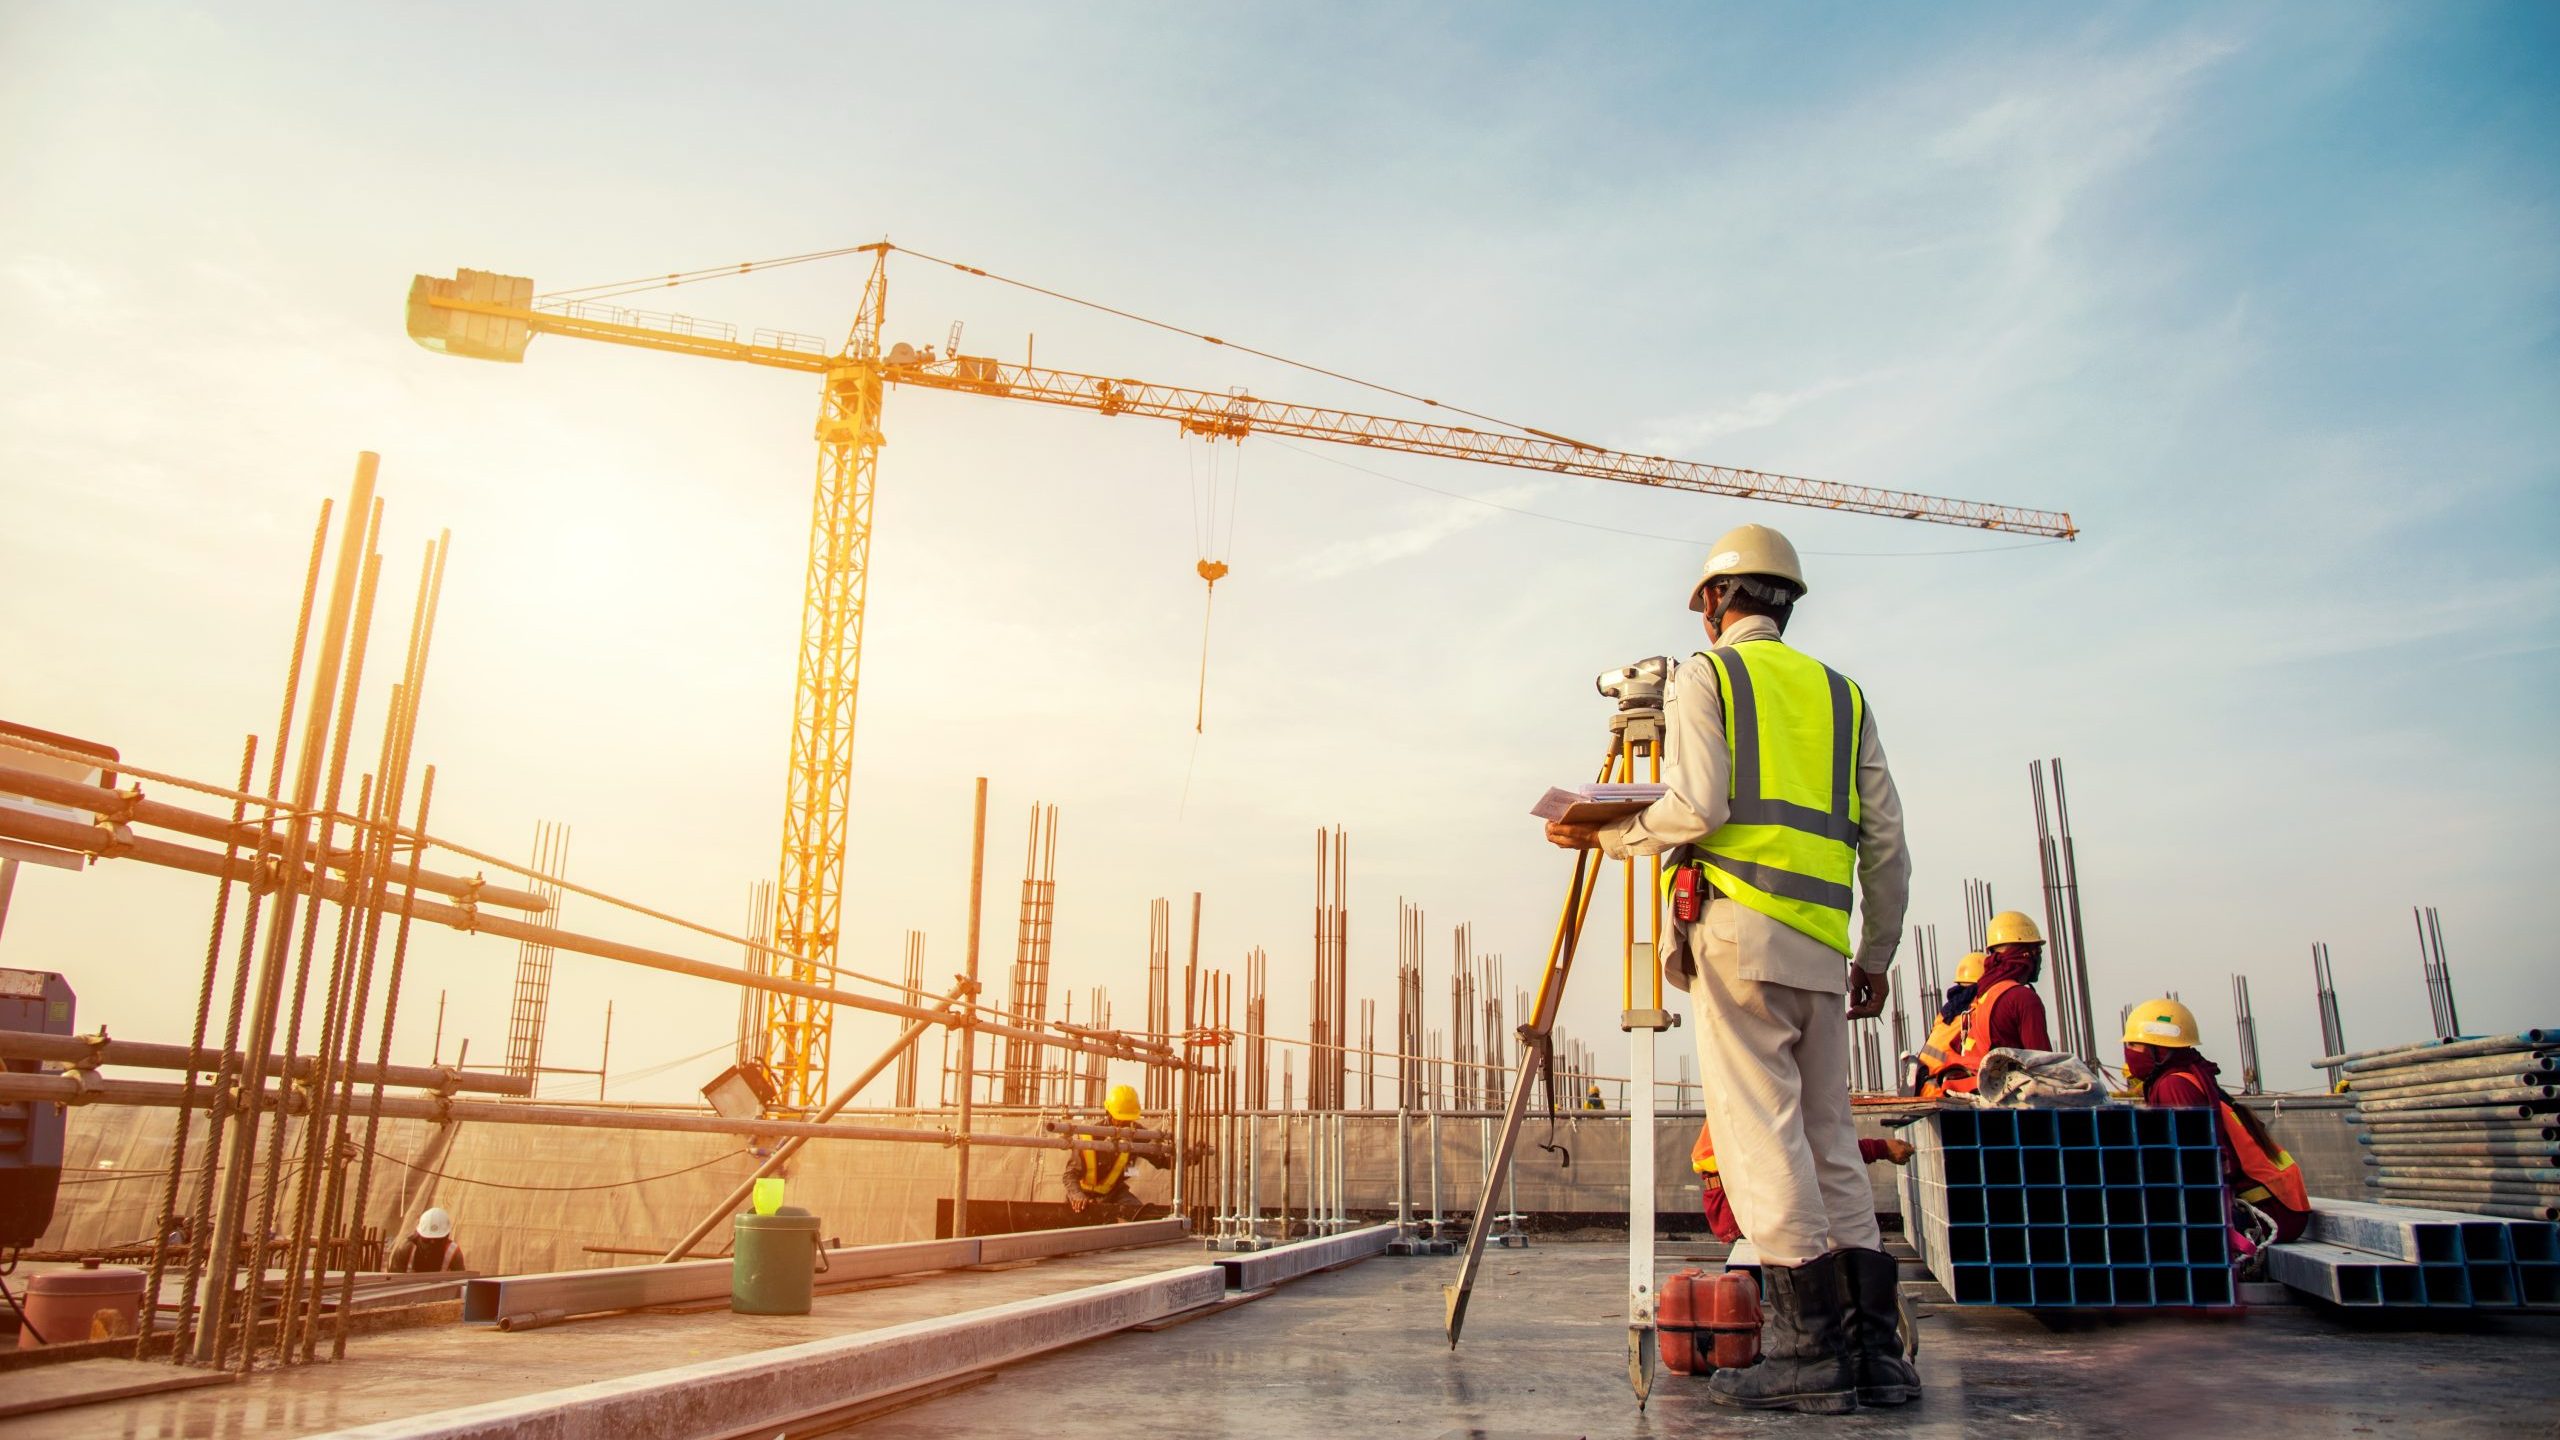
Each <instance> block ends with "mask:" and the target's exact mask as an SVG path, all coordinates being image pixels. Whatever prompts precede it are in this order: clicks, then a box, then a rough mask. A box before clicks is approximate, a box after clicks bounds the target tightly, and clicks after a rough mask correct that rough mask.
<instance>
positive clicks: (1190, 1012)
mask: <svg viewBox="0 0 2560 1440" xmlns="http://www.w3.org/2000/svg"><path fill="white" fill-rule="evenodd" d="M1199 991H1200V892H1199V891H1197V890H1194V891H1192V892H1191V948H1190V950H1189V951H1188V952H1187V954H1186V955H1185V957H1184V959H1183V962H1182V1043H1181V1048H1180V1049H1179V1050H1178V1051H1177V1052H1176V1053H1177V1054H1179V1055H1180V1056H1181V1057H1182V1068H1181V1069H1180V1070H1177V1071H1175V1072H1174V1077H1173V1100H1174V1104H1173V1213H1174V1214H1176V1215H1179V1216H1181V1217H1182V1218H1183V1220H1184V1221H1185V1223H1188V1222H1189V1220H1190V1218H1191V1217H1190V1212H1189V1211H1187V1210H1185V1209H1184V1208H1183V1195H1184V1187H1183V1176H1184V1175H1185V1173H1187V1172H1188V1171H1189V1170H1190V1169H1191V1109H1192V1105H1193V1104H1194V1101H1195V1097H1194V1095H1193V1093H1192V1063H1191V1062H1192V1061H1193V1059H1194V1058H1196V1056H1197V1055H1198V1052H1197V1051H1196V1050H1194V1049H1193V1048H1192V1031H1193V1030H1194V1029H1195V1028H1197V1026H1198V1024H1199V1013H1198V1008H1197V1007H1198V1005H1199V999H1200V996H1199Z"/></svg>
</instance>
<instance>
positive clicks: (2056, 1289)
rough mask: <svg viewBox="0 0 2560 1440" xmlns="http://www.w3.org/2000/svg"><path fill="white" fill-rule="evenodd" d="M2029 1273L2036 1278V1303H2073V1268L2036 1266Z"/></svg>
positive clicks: (2030, 1268) (2065, 1266) (2066, 1266)
mask: <svg viewBox="0 0 2560 1440" xmlns="http://www.w3.org/2000/svg"><path fill="white" fill-rule="evenodd" d="M2028 1273H2029V1274H2031V1275H2033V1276H2034V1277H2035V1292H2036V1298H2035V1303H2036V1304H2038V1305H2068V1304H2070V1303H2071V1267H2070V1266H2068V1265H2036V1266H2031V1267H2029V1270H2028Z"/></svg>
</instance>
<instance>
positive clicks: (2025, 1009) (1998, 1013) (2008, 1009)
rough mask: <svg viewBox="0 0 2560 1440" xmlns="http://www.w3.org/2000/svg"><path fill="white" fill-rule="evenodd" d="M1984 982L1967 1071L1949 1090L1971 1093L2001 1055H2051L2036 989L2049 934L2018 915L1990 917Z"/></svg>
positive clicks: (1977, 994) (1967, 1042)
mask: <svg viewBox="0 0 2560 1440" xmlns="http://www.w3.org/2000/svg"><path fill="white" fill-rule="evenodd" d="M1982 946H1983V960H1982V981H1981V983H1980V984H1979V985H1977V986H1975V987H1974V992H1973V1013H1972V1015H1971V1017H1970V1018H1969V1019H1968V1020H1967V1021H1966V1024H1965V1039H1964V1049H1963V1050H1962V1051H1961V1052H1960V1055H1961V1058H1962V1061H1963V1068H1962V1069H1961V1071H1958V1072H1954V1073H1950V1074H1949V1075H1948V1077H1947V1079H1946V1081H1945V1084H1946V1088H1947V1089H1948V1090H1949V1091H1950V1092H1952V1093H1955V1094H1964V1093H1967V1092H1970V1091H1971V1090H1972V1089H1973V1087H1974V1072H1975V1071H1976V1070H1978V1069H1980V1068H1981V1066H1982V1057H1983V1056H1985V1055H1987V1054H1989V1053H1990V1052H1992V1051H1994V1050H1998V1049H2003V1048H2009V1049H2017V1050H2050V1049H2052V1048H2053V1035H2052V1032H2050V1031H2048V1030H2047V1029H2046V1028H2045V1019H2044V997H2042V996H2040V995H2038V994H2036V992H2035V983H2036V981H2037V979H2039V978H2040V977H2041V976H2042V975H2043V974H2044V932H2043V931H2041V930H2038V929H2037V928H2036V922H2034V921H2033V920H2030V919H2028V918H2027V917H2026V916H2024V915H2021V914H2019V913H2018V912H2017V911H2015V910H2003V911H2001V912H2000V913H1999V914H1997V915H1994V916H1992V917H1991V923H1990V924H1989V925H1987V926H1985V927H1983V931H1982Z"/></svg>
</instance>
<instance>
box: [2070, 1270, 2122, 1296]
mask: <svg viewBox="0 0 2560 1440" xmlns="http://www.w3.org/2000/svg"><path fill="white" fill-rule="evenodd" d="M2071 1303H2072V1304H2074V1305H2113V1304H2114V1303H2116V1290H2115V1277H2114V1276H2113V1275H2112V1274H2110V1273H2109V1272H2108V1270H2107V1267H2106V1266H2104V1265H2074V1266H2072V1267H2071Z"/></svg>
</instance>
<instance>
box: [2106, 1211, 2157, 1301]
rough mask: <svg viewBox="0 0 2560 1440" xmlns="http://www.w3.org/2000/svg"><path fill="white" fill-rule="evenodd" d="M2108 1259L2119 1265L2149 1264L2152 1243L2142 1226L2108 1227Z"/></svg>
mask: <svg viewBox="0 0 2560 1440" xmlns="http://www.w3.org/2000/svg"><path fill="white" fill-rule="evenodd" d="M2107 1259H2108V1260H2109V1261H2111V1262H2113V1263H2115V1264H2118V1265H2149V1264H2150V1263H2151V1245H2150V1242H2149V1240H2148V1238H2147V1237H2146V1236H2145V1234H2144V1232H2143V1229H2142V1227H2141V1226H2139V1225H2111V1226H2109V1227H2107ZM2119 1288H2121V1287H2119Z"/></svg>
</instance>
